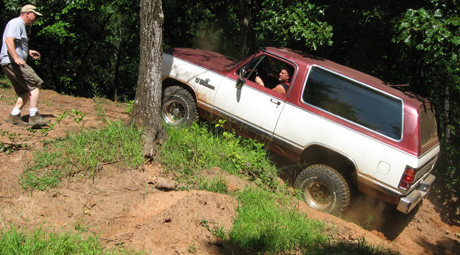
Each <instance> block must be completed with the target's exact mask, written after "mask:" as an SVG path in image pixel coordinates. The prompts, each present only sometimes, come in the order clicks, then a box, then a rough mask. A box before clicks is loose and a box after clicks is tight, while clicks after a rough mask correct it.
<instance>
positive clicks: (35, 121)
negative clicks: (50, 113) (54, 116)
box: [28, 113, 50, 126]
mask: <svg viewBox="0 0 460 255" xmlns="http://www.w3.org/2000/svg"><path fill="white" fill-rule="evenodd" d="M49 122H50V120H49V119H45V118H43V117H42V116H41V115H40V114H38V113H37V114H35V115H34V116H31V117H30V116H29V124H28V125H29V126H44V125H46V124H48V123H49Z"/></svg>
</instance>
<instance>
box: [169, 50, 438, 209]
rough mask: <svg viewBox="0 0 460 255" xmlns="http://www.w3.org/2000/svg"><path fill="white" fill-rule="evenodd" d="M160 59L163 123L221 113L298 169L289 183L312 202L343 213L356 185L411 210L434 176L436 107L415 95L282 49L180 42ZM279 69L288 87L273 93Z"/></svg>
mask: <svg viewBox="0 0 460 255" xmlns="http://www.w3.org/2000/svg"><path fill="white" fill-rule="evenodd" d="M163 61H164V62H163V101H162V116H163V119H164V121H165V122H166V123H169V124H174V125H181V124H189V123H191V122H193V121H196V120H197V118H198V117H199V116H200V117H202V118H204V119H208V120H210V121H216V120H218V119H225V120H227V123H230V124H232V125H231V128H232V129H234V130H236V131H237V132H239V134H241V135H243V136H245V137H250V138H254V139H258V140H259V141H261V142H263V143H264V144H265V145H266V146H267V148H269V149H270V150H272V151H274V152H276V153H277V154H279V155H281V156H282V157H285V158H287V159H289V160H291V161H293V162H296V163H297V164H299V165H300V166H302V167H303V169H304V170H303V171H301V172H300V173H299V174H298V176H297V177H296V180H295V186H296V187H297V188H299V189H300V190H301V191H302V196H303V198H304V199H305V201H306V202H307V203H308V204H309V205H310V206H311V207H312V208H315V209H318V210H322V211H325V212H330V213H340V212H341V211H343V210H344V209H345V208H346V207H347V206H348V205H349V203H350V193H351V192H350V190H351V188H353V187H356V188H357V189H359V190H360V191H362V192H364V193H366V194H368V195H371V196H374V197H377V198H379V199H382V200H384V201H386V202H388V203H391V204H393V205H395V206H396V208H397V210H399V211H401V212H403V213H409V212H410V211H411V210H412V209H413V208H414V207H415V206H416V205H417V204H418V203H420V201H421V200H422V198H423V197H424V196H425V195H426V193H427V192H428V190H429V188H430V186H431V184H432V183H433V181H434V179H435V177H434V176H433V175H432V174H431V171H432V169H433V167H434V165H435V162H436V159H437V157H438V154H439V151H440V145H439V139H438V135H437V124H436V118H435V114H434V107H433V105H432V104H431V103H430V102H429V101H427V100H425V99H423V98H421V97H420V96H418V95H416V94H412V93H408V92H403V91H400V90H397V89H395V88H393V87H392V86H391V85H388V84H385V83H384V82H382V81H381V80H379V79H377V78H375V77H372V76H370V75H367V74H364V73H361V72H359V71H357V70H354V69H351V68H348V67H345V66H342V65H339V64H336V63H334V62H331V61H328V60H325V59H322V58H317V57H312V56H308V55H305V54H303V53H301V52H297V51H293V50H289V49H285V48H281V49H280V48H265V49H263V50H261V51H260V52H258V53H256V54H254V55H253V56H250V57H249V58H247V59H245V60H243V61H240V62H237V61H235V60H233V59H231V58H229V57H226V56H223V55H221V54H218V53H214V52H209V51H204V50H198V49H186V48H176V49H172V50H171V51H169V52H165V53H164V54H163ZM283 69H284V70H290V71H289V76H290V79H289V82H287V83H286V84H285V88H287V90H286V93H285V94H282V93H279V92H277V91H275V90H273V88H274V87H276V86H277V85H278V84H279V83H280V81H279V74H280V70H283ZM260 80H263V84H264V86H261V85H260V82H259V81H260Z"/></svg>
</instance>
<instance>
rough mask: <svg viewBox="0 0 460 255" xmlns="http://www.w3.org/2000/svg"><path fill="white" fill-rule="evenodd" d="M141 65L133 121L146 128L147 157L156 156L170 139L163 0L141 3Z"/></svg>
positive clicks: (145, 153)
mask: <svg viewBox="0 0 460 255" xmlns="http://www.w3.org/2000/svg"><path fill="white" fill-rule="evenodd" d="M139 16H140V63H139V76H138V82H137V90H136V98H135V100H134V105H133V111H132V115H131V122H132V123H133V125H134V127H136V128H137V129H142V142H143V154H144V157H146V158H150V159H151V158H152V157H154V156H155V155H156V154H157V152H158V150H159V146H158V145H159V142H160V141H161V140H163V139H164V138H165V136H166V133H165V130H164V129H163V127H162V122H161V113H160V108H161V107H160V105H161V73H162V72H161V71H162V65H163V57H162V53H163V50H162V39H163V34H162V29H163V20H164V18H163V8H162V3H161V0H141V1H140V15H139Z"/></svg>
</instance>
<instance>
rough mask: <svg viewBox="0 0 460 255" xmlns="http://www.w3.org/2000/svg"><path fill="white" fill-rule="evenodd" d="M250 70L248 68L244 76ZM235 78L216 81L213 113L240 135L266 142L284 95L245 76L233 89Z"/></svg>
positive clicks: (270, 137) (283, 102) (268, 139)
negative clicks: (240, 83) (241, 84)
mask: <svg viewBox="0 0 460 255" xmlns="http://www.w3.org/2000/svg"><path fill="white" fill-rule="evenodd" d="M255 62H256V61H255ZM246 68H248V67H246ZM253 68H257V66H253ZM246 70H247V69H246ZM254 70H255V69H253V70H248V71H247V75H246V76H247V77H249V75H251V74H250V73H251V72H253V71H254ZM252 75H254V73H253V74H252ZM236 77H237V76H236V75H235V79H236ZM235 79H231V78H225V79H224V80H223V81H222V83H221V84H220V86H219V88H218V90H217V92H216V96H215V99H214V107H215V108H214V112H215V113H216V114H217V115H218V116H219V117H221V118H223V119H226V120H228V121H229V122H230V123H231V124H232V127H233V128H235V129H236V130H237V131H239V133H240V134H241V135H243V136H246V137H251V138H255V139H258V140H259V141H261V142H264V143H265V144H266V145H268V144H269V143H270V141H271V139H272V136H273V131H274V129H275V126H276V123H277V121H278V118H279V115H280V113H281V111H282V109H283V107H284V105H285V101H286V99H287V96H286V95H282V94H280V93H277V92H274V91H272V90H271V89H270V88H266V87H263V86H260V85H258V84H257V83H255V82H254V81H252V80H251V79H246V78H245V79H244V81H245V84H244V85H243V86H242V87H241V88H237V87H236V80H235Z"/></svg>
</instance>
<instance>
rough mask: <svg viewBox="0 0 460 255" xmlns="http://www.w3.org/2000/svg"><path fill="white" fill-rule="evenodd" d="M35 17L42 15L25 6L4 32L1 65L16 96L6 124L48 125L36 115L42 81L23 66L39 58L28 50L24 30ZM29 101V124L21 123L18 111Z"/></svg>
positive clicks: (31, 6)
mask: <svg viewBox="0 0 460 255" xmlns="http://www.w3.org/2000/svg"><path fill="white" fill-rule="evenodd" d="M37 16H43V15H42V14H41V13H39V12H38V11H37V8H36V7H35V6H33V5H31V4H28V5H25V6H24V7H22V9H21V14H20V15H19V17H17V18H14V19H12V20H10V21H9V22H8V24H7V25H6V27H5V31H4V32H3V41H2V51H1V59H0V64H1V65H2V69H3V71H4V72H5V74H6V76H7V77H8V79H10V81H11V83H12V84H13V88H14V90H15V91H16V94H17V95H18V96H19V97H18V99H17V101H16V103H15V105H14V108H13V110H12V111H11V114H10V115H9V116H8V118H7V119H6V122H9V123H13V124H15V125H19V126H26V125H30V126H44V125H46V124H48V122H49V121H50V120H48V119H45V118H43V117H42V116H41V115H40V114H39V113H38V100H39V97H40V88H41V85H42V83H43V80H42V79H41V78H40V77H39V76H38V75H37V74H36V73H35V71H34V70H33V69H32V68H31V67H30V66H29V65H27V64H26V61H27V57H28V56H31V57H32V58H33V59H38V58H39V57H40V53H38V52H37V51H35V50H29V45H28V42H29V38H28V37H27V30H26V26H31V25H32V24H33V23H34V22H35V20H36V19H37ZM29 100H30V103H29V107H30V108H29V122H28V123H27V122H25V121H23V120H22V118H21V111H22V108H23V107H24V105H25V104H26V103H27V101H29Z"/></svg>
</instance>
